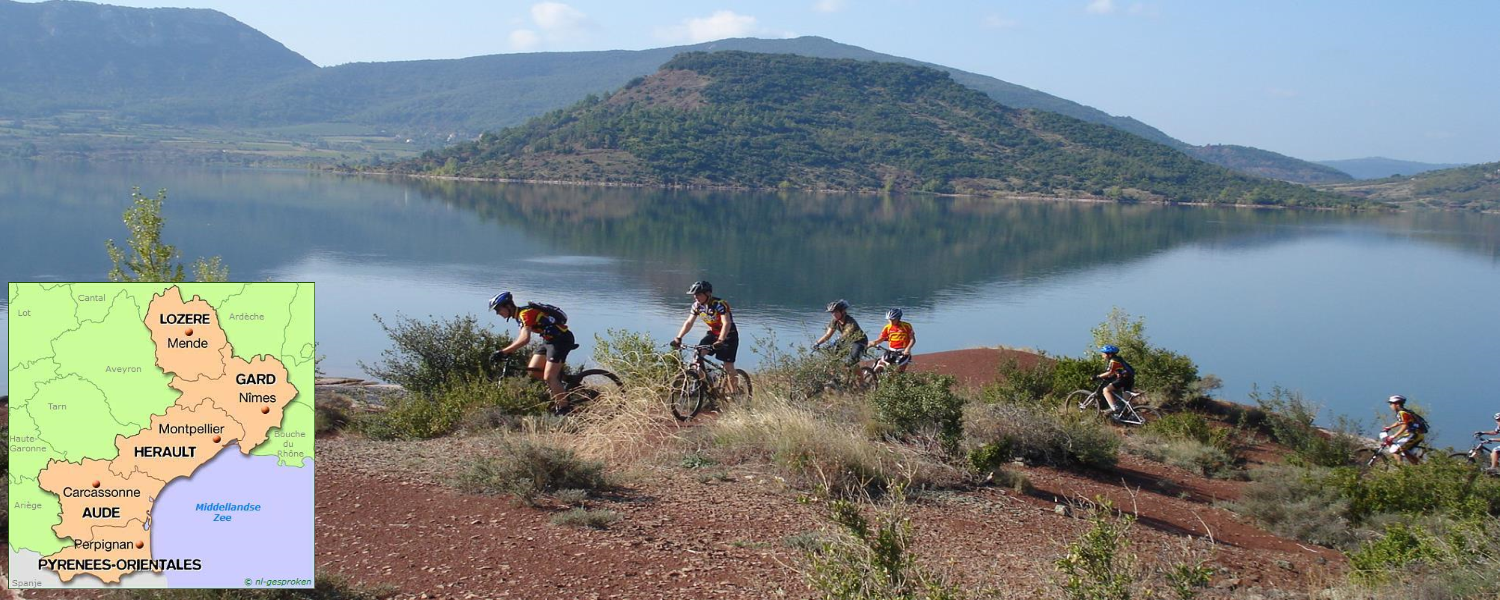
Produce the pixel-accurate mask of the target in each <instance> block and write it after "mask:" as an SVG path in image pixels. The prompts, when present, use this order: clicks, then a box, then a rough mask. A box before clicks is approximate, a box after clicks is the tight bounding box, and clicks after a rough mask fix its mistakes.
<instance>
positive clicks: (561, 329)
mask: <svg viewBox="0 0 1500 600" xmlns="http://www.w3.org/2000/svg"><path fill="white" fill-rule="evenodd" d="M489 307H490V312H493V313H495V314H497V315H499V316H500V318H502V319H505V320H507V321H509V320H515V321H517V322H519V323H520V324H521V327H520V331H518V332H517V333H516V339H515V340H514V341H512V342H511V343H510V345H509V346H506V347H504V348H501V349H500V350H496V351H495V352H494V353H493V354H491V355H490V361H491V362H498V361H502V360H505V357H507V356H509V355H510V354H511V353H512V352H516V351H518V350H521V349H523V348H525V347H526V345H527V344H530V343H531V334H533V333H535V334H537V335H538V336H540V337H541V338H542V343H541V345H539V346H537V349H536V351H535V352H534V353H532V356H531V362H530V364H529V365H528V366H527V372H529V373H530V374H531V376H532V377H534V378H536V379H541V380H542V381H544V382H546V384H547V390H548V391H550V392H552V410H553V412H558V413H561V412H564V411H566V410H567V409H568V407H567V400H566V398H567V396H566V394H565V389H564V387H563V383H562V374H563V369H564V368H565V366H566V364H567V362H568V353H569V352H572V351H573V350H575V349H577V348H578V344H577V343H576V341H575V338H574V336H573V332H572V331H571V330H569V329H568V315H567V313H564V312H563V311H562V309H560V308H558V307H556V306H552V305H551V304H542V303H538V302H528V303H527V304H526V305H525V306H516V300H515V298H514V297H513V296H512V295H511V293H510V292H500V293H498V294H495V295H494V296H492V297H491V298H490V302H489Z"/></svg>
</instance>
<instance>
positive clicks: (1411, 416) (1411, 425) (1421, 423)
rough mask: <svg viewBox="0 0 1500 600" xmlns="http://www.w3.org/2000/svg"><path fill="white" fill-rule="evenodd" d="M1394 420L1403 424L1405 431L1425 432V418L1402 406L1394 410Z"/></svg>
mask: <svg viewBox="0 0 1500 600" xmlns="http://www.w3.org/2000/svg"><path fill="white" fill-rule="evenodd" d="M1396 422H1397V423H1400V424H1401V425H1405V426H1406V429H1405V431H1406V432H1407V433H1419V434H1420V433H1427V420H1426V419H1423V418H1422V417H1421V416H1420V415H1418V414H1417V413H1414V412H1412V411H1409V410H1406V409H1404V408H1403V409H1401V410H1400V411H1398V412H1396Z"/></svg>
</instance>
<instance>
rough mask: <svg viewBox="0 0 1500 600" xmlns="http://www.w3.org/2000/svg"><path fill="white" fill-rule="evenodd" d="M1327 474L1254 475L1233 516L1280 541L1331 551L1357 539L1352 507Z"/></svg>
mask: <svg viewBox="0 0 1500 600" xmlns="http://www.w3.org/2000/svg"><path fill="white" fill-rule="evenodd" d="M1332 474H1333V472H1332V471H1331V470H1329V469H1323V468H1316V469H1306V468H1300V467H1271V468H1265V469H1256V470H1254V471H1252V472H1251V473H1250V484H1249V485H1246V486H1245V489H1244V491H1243V492H1241V494H1240V499H1239V500H1238V501H1235V502H1232V503H1229V504H1228V506H1229V508H1230V509H1231V510H1233V511H1235V512H1237V513H1240V514H1242V515H1245V516H1248V517H1251V518H1253V519H1255V520H1256V521H1258V522H1259V523H1260V524H1261V525H1262V526H1264V527H1265V528H1266V529H1267V530H1268V531H1270V532H1271V533H1274V534H1276V535H1279V536H1281V537H1286V538H1292V539H1297V540H1302V541H1304V542H1311V543H1314V544H1318V545H1320V546H1328V547H1333V548H1341V547H1348V546H1350V545H1352V544H1353V543H1354V542H1355V541H1356V540H1357V539H1358V537H1357V533H1356V532H1355V531H1354V530H1353V525H1354V523H1353V521H1352V519H1350V516H1349V501H1348V500H1345V499H1344V498H1343V497H1342V496H1340V494H1339V490H1338V488H1337V487H1336V486H1334V485H1332V484H1331V483H1330V482H1329V481H1328V479H1329V478H1330V477H1331V476H1332Z"/></svg>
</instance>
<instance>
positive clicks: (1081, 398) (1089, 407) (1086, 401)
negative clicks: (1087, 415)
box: [1063, 390, 1099, 412]
mask: <svg viewBox="0 0 1500 600" xmlns="http://www.w3.org/2000/svg"><path fill="white" fill-rule="evenodd" d="M1063 406H1077V407H1078V410H1081V411H1094V412H1098V411H1099V399H1098V398H1097V397H1095V396H1094V390H1073V391H1072V392H1071V393H1069V394H1068V403H1067V404H1064V405H1063Z"/></svg>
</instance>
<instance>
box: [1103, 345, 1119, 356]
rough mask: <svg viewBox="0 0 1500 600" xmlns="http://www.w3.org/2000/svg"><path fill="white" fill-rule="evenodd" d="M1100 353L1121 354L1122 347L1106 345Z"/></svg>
mask: <svg viewBox="0 0 1500 600" xmlns="http://www.w3.org/2000/svg"><path fill="white" fill-rule="evenodd" d="M1099 351H1100V352H1103V353H1105V354H1119V353H1120V347H1119V346H1116V345H1114V344H1106V345H1105V346H1104V347H1102V348H1100V349H1099Z"/></svg>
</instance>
